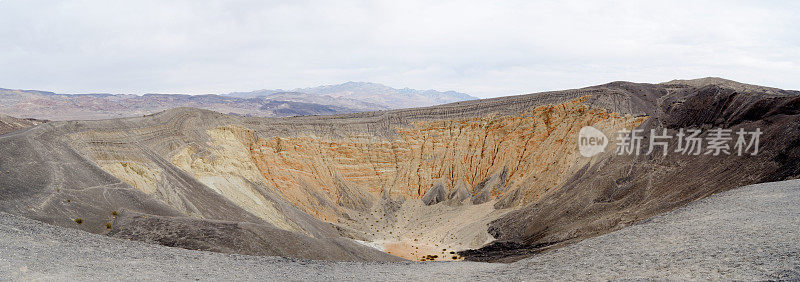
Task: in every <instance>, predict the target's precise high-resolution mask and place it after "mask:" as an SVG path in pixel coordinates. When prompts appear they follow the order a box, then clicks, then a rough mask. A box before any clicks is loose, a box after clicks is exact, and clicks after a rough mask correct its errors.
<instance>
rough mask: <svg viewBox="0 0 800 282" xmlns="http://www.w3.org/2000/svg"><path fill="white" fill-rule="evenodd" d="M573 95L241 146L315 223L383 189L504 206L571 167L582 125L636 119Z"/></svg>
mask: <svg viewBox="0 0 800 282" xmlns="http://www.w3.org/2000/svg"><path fill="white" fill-rule="evenodd" d="M583 100H584V99H578V100H574V101H569V102H567V103H563V104H559V105H552V106H540V107H536V108H533V109H531V110H530V111H527V112H525V113H523V114H521V115H512V116H500V115H489V116H484V117H476V118H469V119H452V120H432V121H421V122H415V123H413V124H412V125H411V126H408V127H402V128H396V132H397V134H396V135H395V136H394V137H393V138H381V137H376V136H369V135H353V136H345V137H338V138H332V137H328V136H314V135H307V136H298V137H273V138H259V139H257V140H255V141H254V142H253V143H252V144H251V145H250V146H251V148H250V151H251V153H252V158H253V160H254V161H255V163H256V165H257V166H258V169H259V171H260V172H261V173H262V175H263V176H264V178H265V179H266V181H267V182H268V183H270V184H271V185H272V186H274V187H279V189H280V190H281V191H282V192H283V193H284V195H286V196H287V198H288V199H289V200H290V201H291V202H292V203H294V204H295V205H297V206H300V207H302V208H303V209H304V210H305V211H307V212H309V213H310V214H315V215H318V216H319V217H320V218H321V219H324V220H330V217H331V216H334V215H335V212H334V211H332V210H331V209H333V207H336V206H340V207H346V208H352V209H361V210H363V209H364V208H368V207H369V206H371V204H372V202H374V200H375V199H379V198H380V197H382V196H383V195H388V196H389V197H391V198H393V199H396V198H402V199H414V200H420V199H423V198H424V197H425V196H426V194H428V192H429V191H432V192H436V193H441V194H442V196H441V197H438V198H431V199H426V203H427V204H435V203H438V202H444V201H447V200H456V201H457V202H458V204H461V201H460V200H467V201H465V202H466V203H470V204H481V203H485V202H488V201H493V200H498V199H506V200H507V201H506V202H507V203H505V205H504V207H512V206H516V205H517V204H523V203H528V202H531V201H535V200H537V199H538V197H539V196H541V195H542V193H546V192H547V191H549V190H550V189H552V188H554V187H556V186H557V185H558V184H560V183H561V182H562V181H563V179H564V178H565V177H566V176H567V175H568V174H569V173H570V172H571V170H572V169H573V167H574V165H575V164H577V163H578V156H577V150H576V148H577V145H576V139H577V135H578V131H579V130H580V129H581V128H582V127H583V126H586V125H593V126H595V127H597V128H599V129H601V130H604V131H607V132H612V131H615V130H618V129H621V128H628V129H631V128H633V127H636V126H638V125H639V124H640V123H641V122H642V121H644V119H645V118H644V117H639V118H634V117H631V116H629V115H621V114H617V113H609V112H607V111H605V110H601V109H591V108H589V107H588V106H586V105H585V104H583V103H582V102H583ZM522 186H524V188H522V189H520V187H522ZM432 189H433V190H432ZM310 190H311V191H310ZM319 196H321V197H323V199H316V198H318V197H319ZM459 196H461V198H459ZM318 202H322V203H325V204H328V205H319V203H318ZM450 203H453V202H452V201H451V202H450ZM330 204H335V205H330ZM320 208H324V209H320ZM327 208H331V209H327Z"/></svg>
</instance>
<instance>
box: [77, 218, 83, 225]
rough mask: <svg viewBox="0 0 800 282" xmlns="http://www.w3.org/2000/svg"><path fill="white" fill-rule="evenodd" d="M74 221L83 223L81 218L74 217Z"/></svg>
mask: <svg viewBox="0 0 800 282" xmlns="http://www.w3.org/2000/svg"><path fill="white" fill-rule="evenodd" d="M75 223H77V224H81V223H83V219H80V218H76V219H75Z"/></svg>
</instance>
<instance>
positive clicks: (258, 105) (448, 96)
mask: <svg viewBox="0 0 800 282" xmlns="http://www.w3.org/2000/svg"><path fill="white" fill-rule="evenodd" d="M475 99H477V98H475V97H472V96H469V95H467V94H464V93H460V92H455V91H445V92H441V91H436V90H415V89H409V88H403V89H395V88H391V87H388V86H385V85H382V84H378V83H368V82H347V83H343V84H338V85H326V86H319V87H311V88H298V89H294V90H291V91H286V90H258V91H252V92H234V93H229V94H222V95H215V94H211V95H185V94H145V95H141V96H140V95H132V94H56V93H53V92H45V91H36V90H12V89H2V88H0V113H3V114H8V115H11V116H15V117H20V118H36V119H47V120H75V119H106V118H120V117H132V116H141V115H147V114H152V113H155V112H160V111H163V110H167V109H171V108H177V107H193V108H200V109H208V110H213V111H217V112H221V113H226V114H237V115H248V116H262V117H286V116H300V115H331V114H344V113H355V112H363V111H377V110H389V109H398V108H410V107H424V106H433V105H438V104H445V103H451V102H458V101H465V100H475Z"/></svg>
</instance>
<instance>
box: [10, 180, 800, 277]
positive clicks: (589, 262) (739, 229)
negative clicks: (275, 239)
mask: <svg viewBox="0 0 800 282" xmlns="http://www.w3.org/2000/svg"><path fill="white" fill-rule="evenodd" d="M798 202H800V180H792V181H784V182H775V183H766V184H758V185H752V186H746V187H742V188H738V189H734V190H731V191H728V192H724V193H720V194H718V195H715V196H712V197H709V198H706V199H704V200H700V201H697V202H694V203H692V204H689V205H688V206H686V207H684V208H681V209H678V210H675V211H673V212H670V213H667V214H663V215H660V216H657V217H654V218H651V219H649V220H647V221H645V222H642V223H640V224H637V225H634V226H631V227H628V228H625V229H623V230H620V231H617V232H612V233H608V234H605V235H602V236H598V237H595V238H591V239H587V240H584V241H582V242H580V243H577V244H574V245H571V246H567V247H564V248H561V249H558V250H554V251H550V252H547V253H544V254H541V255H537V256H534V257H532V258H529V259H525V260H521V261H519V262H516V263H513V264H488V263H474V262H457V263H414V262H403V263H347V262H321V261H301V260H289V259H283V258H274V257H254V256H244V255H228V254H219V253H209V252H199V251H189V250H183V249H176V248H169V247H164V246H158V245H148V244H144V243H139V242H132V241H125V240H119V239H113V238H109V237H104V236H100V235H94V234H90V233H86V232H83V231H79V230H74V229H66V228H61V227H55V226H50V225H46V224H43V223H40V222H37V221H33V220H29V219H25V218H21V217H17V216H12V215H8V214H5V213H0V277H6V278H12V279H48V280H55V279H61V278H70V279H91V280H108V279H148V280H153V279H168V280H176V279H177V280H189V279H192V280H194V279H200V280H218V279H227V280H230V279H245V280H255V279H259V280H263V279H280V280H287V279H289V280H304V279H311V280H356V279H357V280H423V279H426V280H427V279H433V280H445V279H464V278H472V279H480V280H498V279H499V280H518V279H524V280H552V279H557V280H575V279H577V280H608V279H610V280H614V279H637V278H662V279H663V278H666V279H717V280H719V279H722V280H729V279H737V280H763V279H788V280H798V279H800V246H798V243H799V242H800V205H798Z"/></svg>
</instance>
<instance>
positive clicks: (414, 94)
mask: <svg viewBox="0 0 800 282" xmlns="http://www.w3.org/2000/svg"><path fill="white" fill-rule="evenodd" d="M228 96H233V97H247V98H253V97H276V98H277V97H280V99H289V100H292V99H297V100H296V101H297V102H308V103H329V101H330V100H331V99H337V100H338V101H341V102H344V101H353V102H357V103H355V104H348V105H350V106H355V107H358V106H361V107H374V106H379V107H385V108H386V109H398V108H415V107H425V106H434V105H439V104H447V103H453V102H459V101H466V100H475V99H477V98H475V97H472V96H470V95H467V94H465V93H461V92H455V91H445V92H441V91H436V90H416V89H410V88H403V89H396V88H391V87H389V86H386V85H383V84H379V83H370V82H347V83H342V84H336V85H325V86H317V87H310V88H297V89H294V90H291V91H287V90H281V89H277V90H258V91H252V92H235V93H231V94H228Z"/></svg>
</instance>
